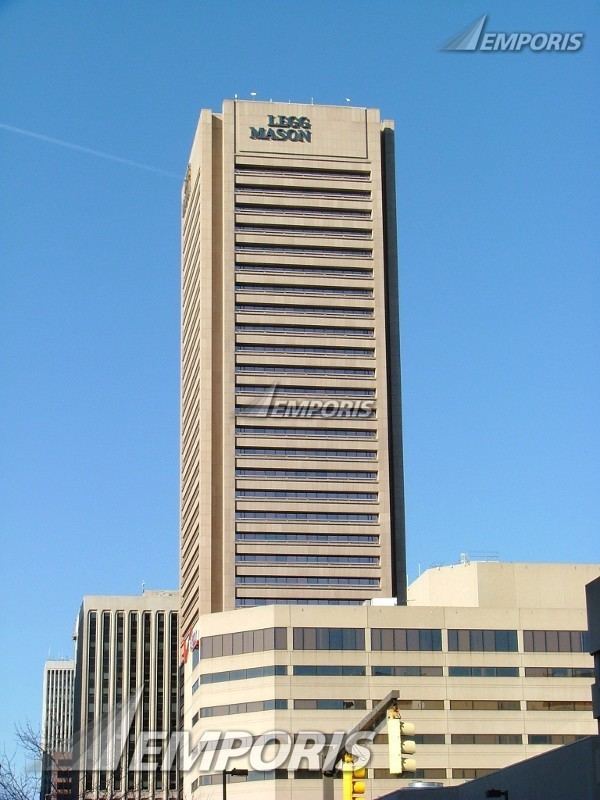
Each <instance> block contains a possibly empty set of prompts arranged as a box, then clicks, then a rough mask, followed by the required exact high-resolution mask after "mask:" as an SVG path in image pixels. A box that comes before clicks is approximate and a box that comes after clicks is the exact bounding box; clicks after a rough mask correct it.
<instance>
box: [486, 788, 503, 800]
mask: <svg viewBox="0 0 600 800" xmlns="http://www.w3.org/2000/svg"><path fill="white" fill-rule="evenodd" d="M485 796H486V797H504V798H505V800H508V791H507V790H506V789H487V791H486V793H485Z"/></svg>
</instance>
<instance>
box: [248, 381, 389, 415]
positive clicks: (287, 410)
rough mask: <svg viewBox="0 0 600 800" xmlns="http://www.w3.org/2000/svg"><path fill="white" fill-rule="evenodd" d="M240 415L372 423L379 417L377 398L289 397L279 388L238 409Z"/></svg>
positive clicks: (270, 390)
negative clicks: (366, 421) (370, 421)
mask: <svg viewBox="0 0 600 800" xmlns="http://www.w3.org/2000/svg"><path fill="white" fill-rule="evenodd" d="M235 410H236V414H240V415H248V416H253V417H278V418H280V419H281V418H287V419H306V418H315V417H316V418H320V419H340V418H342V419H369V418H373V417H374V416H375V398H373V397H370V398H364V397H359V398H350V397H341V398H339V397H328V398H320V397H315V398H306V397H288V396H285V395H284V392H283V390H279V389H278V387H277V385H274V386H271V387H269V390H268V391H267V392H265V394H264V397H261V398H260V399H259V400H258V401H257V402H255V403H252V404H247V405H246V404H244V405H241V404H240V405H236V409H235Z"/></svg>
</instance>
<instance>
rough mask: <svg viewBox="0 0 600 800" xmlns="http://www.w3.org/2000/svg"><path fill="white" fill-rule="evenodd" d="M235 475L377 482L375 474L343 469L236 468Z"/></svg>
mask: <svg viewBox="0 0 600 800" xmlns="http://www.w3.org/2000/svg"><path fill="white" fill-rule="evenodd" d="M235 475H236V478H266V479H270V478H286V479H290V480H328V481H347V480H362V481H374V480H377V472H373V471H366V470H364V471H363V470H345V469H337V470H336V469H269V468H266V469H265V468H261V467H237V468H236V470H235Z"/></svg>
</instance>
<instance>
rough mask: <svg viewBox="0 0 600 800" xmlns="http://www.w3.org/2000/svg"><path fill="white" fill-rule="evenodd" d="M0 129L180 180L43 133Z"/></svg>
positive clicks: (3, 125) (12, 128) (163, 170)
mask: <svg viewBox="0 0 600 800" xmlns="http://www.w3.org/2000/svg"><path fill="white" fill-rule="evenodd" d="M0 128H2V129H3V130H5V131H10V132H11V133H19V134H21V136H29V138H30V139H38V140H39V141H41V142H48V143H49V144H57V145H59V147H68V148H69V150H77V151H78V152H80V153H86V154H87V155H88V156H96V158H104V159H106V160H107V161H115V162H116V163H117V164H125V165H126V166H128V167H136V168H137V169H144V170H146V172H154V173H156V174H157V175H166V176H167V177H169V178H178V179H179V178H180V177H181V176H180V175H176V174H175V173H174V172H169V171H168V170H166V169H161V168H160V167H153V166H151V165H150V164H142V163H141V162H140V161H132V160H131V159H130V158H121V157H120V156H114V155H112V154H111V153H104V152H103V151H102V150H94V149H93V148H91V147H84V146H83V145H80V144H73V142H65V141H64V140H63V139H55V138H54V137H53V136H46V135H45V134H43V133H35V132H34V131H27V130H25V129H23V128H16V127H15V126H14V125H7V124H6V123H4V122H0Z"/></svg>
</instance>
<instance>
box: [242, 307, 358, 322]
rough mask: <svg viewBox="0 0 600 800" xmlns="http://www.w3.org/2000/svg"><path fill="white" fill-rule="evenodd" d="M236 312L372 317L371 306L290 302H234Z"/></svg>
mask: <svg viewBox="0 0 600 800" xmlns="http://www.w3.org/2000/svg"><path fill="white" fill-rule="evenodd" d="M235 310H236V312H237V313H238V314H288V315H289V316H318V317H323V316H326V317H342V318H344V319H345V318H347V317H369V318H372V317H373V309H372V308H354V307H342V306H318V305H315V306H301V305H294V304H292V303H236V304H235Z"/></svg>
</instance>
